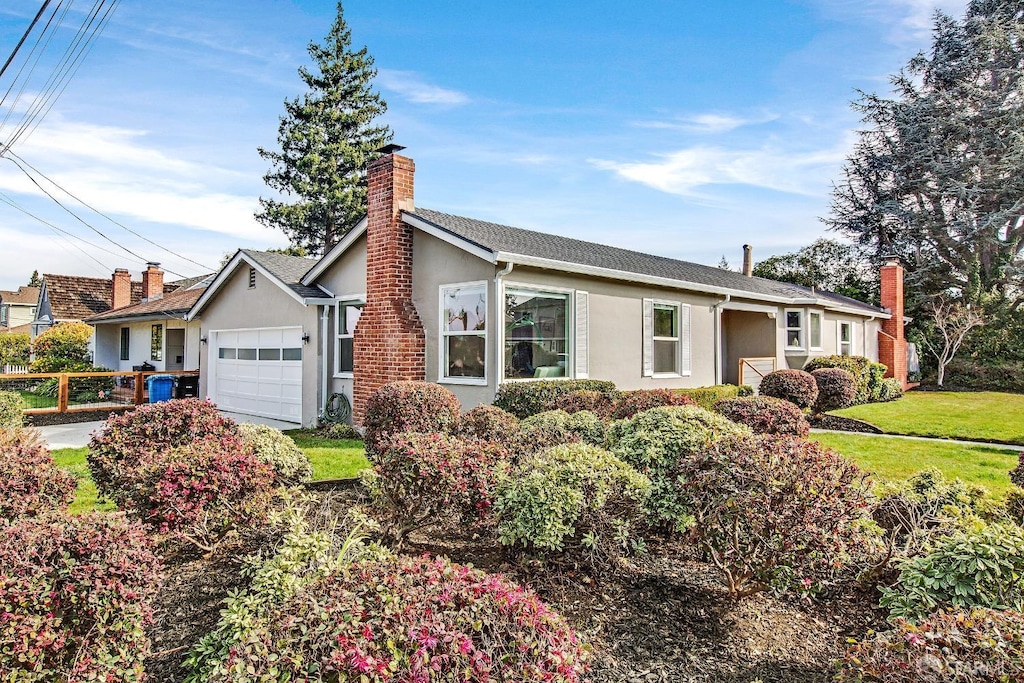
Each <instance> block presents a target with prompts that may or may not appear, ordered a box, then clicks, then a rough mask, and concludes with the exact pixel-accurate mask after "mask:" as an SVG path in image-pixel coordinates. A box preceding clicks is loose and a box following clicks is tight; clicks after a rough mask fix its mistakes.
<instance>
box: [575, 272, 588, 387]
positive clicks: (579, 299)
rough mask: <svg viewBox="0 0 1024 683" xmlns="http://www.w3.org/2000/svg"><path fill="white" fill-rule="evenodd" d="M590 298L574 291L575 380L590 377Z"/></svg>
mask: <svg viewBox="0 0 1024 683" xmlns="http://www.w3.org/2000/svg"><path fill="white" fill-rule="evenodd" d="M589 328H590V296H589V294H588V293H587V292H581V291H580V290H576V359H575V370H576V372H575V375H576V379H587V378H588V377H590V329H589Z"/></svg>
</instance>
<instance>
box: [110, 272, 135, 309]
mask: <svg viewBox="0 0 1024 683" xmlns="http://www.w3.org/2000/svg"><path fill="white" fill-rule="evenodd" d="M110 282H111V289H110V308H112V309H113V308H124V307H125V306H127V305H128V304H130V303H131V302H132V274H131V273H129V272H128V270H127V269H126V268H117V269H115V270H114V276H113V277H112V278H111V280H110Z"/></svg>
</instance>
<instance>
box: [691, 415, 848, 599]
mask: <svg viewBox="0 0 1024 683" xmlns="http://www.w3.org/2000/svg"><path fill="white" fill-rule="evenodd" d="M863 480H864V474H863V473H862V472H861V470H860V469H859V468H858V467H857V466H856V465H855V464H853V463H852V462H850V461H848V460H846V459H845V458H843V457H842V456H841V455H839V454H838V453H836V452H834V451H831V450H829V449H828V448H825V447H824V446H822V445H820V444H818V443H816V442H813V441H805V440H803V439H800V438H797V437H793V436H766V435H743V436H734V437H731V438H728V439H723V440H721V441H718V442H717V443H715V444H712V445H711V446H710V447H709V448H707V449H705V450H704V451H702V452H701V453H699V454H698V455H696V456H695V457H692V458H688V459H686V460H684V461H683V462H682V463H681V465H680V467H679V477H678V483H677V486H678V491H679V503H680V505H681V507H682V508H683V509H685V510H686V512H687V513H688V514H689V515H691V516H692V518H693V524H692V525H691V527H690V529H689V538H690V540H691V541H692V542H694V543H696V544H698V545H699V546H700V547H701V548H703V549H704V551H705V552H706V553H707V554H708V555H709V556H710V558H711V560H712V562H713V563H714V565H715V566H716V567H718V568H719V570H720V571H721V572H722V573H723V574H724V577H725V581H726V586H727V587H728V589H729V594H730V595H731V596H732V597H733V598H740V597H743V596H745V595H750V594H752V593H757V592H759V591H763V590H776V591H781V590H785V589H787V588H792V587H800V588H811V587H812V586H814V585H815V584H816V583H818V582H820V581H822V580H824V579H826V578H828V577H829V576H830V575H831V573H832V572H834V571H836V569H838V568H840V567H842V566H843V564H845V562H846V561H847V559H848V555H849V553H850V551H851V550H853V549H856V548H858V547H860V546H861V545H862V540H863V536H862V534H861V532H860V530H859V529H860V527H861V524H859V522H860V521H862V520H865V518H866V510H867V490H866V488H865V487H864V486H863V485H862V484H863Z"/></svg>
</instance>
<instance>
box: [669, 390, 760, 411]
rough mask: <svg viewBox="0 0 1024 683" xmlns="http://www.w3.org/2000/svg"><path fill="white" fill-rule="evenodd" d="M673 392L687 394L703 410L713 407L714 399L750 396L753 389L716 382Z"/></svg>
mask: <svg viewBox="0 0 1024 683" xmlns="http://www.w3.org/2000/svg"><path fill="white" fill-rule="evenodd" d="M673 391H675V393H677V394H682V395H683V396H689V397H690V398H692V399H693V400H694V401H696V403H697V405H699V406H700V407H701V408H703V409H704V410H711V411H713V410H714V409H715V401H720V400H722V399H723V398H736V397H737V396H750V395H752V394H753V393H754V390H753V389H751V388H750V387H748V386H747V385H743V386H741V387H738V386H736V385H734V384H716V385H714V386H711V387H695V388H693V389H674V390H673Z"/></svg>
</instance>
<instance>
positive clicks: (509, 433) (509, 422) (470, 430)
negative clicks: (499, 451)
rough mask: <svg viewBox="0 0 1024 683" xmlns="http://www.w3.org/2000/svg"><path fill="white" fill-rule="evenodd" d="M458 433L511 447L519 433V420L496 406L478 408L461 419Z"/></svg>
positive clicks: (462, 435) (465, 436) (469, 437)
mask: <svg viewBox="0 0 1024 683" xmlns="http://www.w3.org/2000/svg"><path fill="white" fill-rule="evenodd" d="M456 433H457V434H458V435H459V436H461V437H464V438H468V439H483V440H484V441H493V442H495V443H500V444H502V445H503V446H506V447H510V446H511V445H512V443H513V442H514V441H515V438H516V435H517V434H518V433H519V419H518V418H517V417H516V416H515V415H513V414H512V413H507V412H505V411H504V410H502V409H501V408H497V407H495V406H477V407H476V408H473V409H472V410H470V411H469V412H467V413H466V414H465V415H463V416H462V417H461V418H459V426H458V428H457V429H456Z"/></svg>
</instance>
